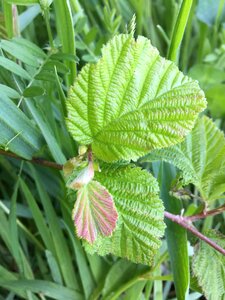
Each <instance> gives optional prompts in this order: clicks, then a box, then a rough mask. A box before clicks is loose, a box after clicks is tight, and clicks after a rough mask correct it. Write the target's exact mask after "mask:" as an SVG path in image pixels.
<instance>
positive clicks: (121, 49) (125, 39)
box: [67, 34, 206, 162]
mask: <svg viewBox="0 0 225 300" xmlns="http://www.w3.org/2000/svg"><path fill="white" fill-rule="evenodd" d="M205 106H206V102H205V99H204V94H203V92H202V90H201V89H200V88H199V86H198V84H197V82H196V81H193V80H192V79H190V78H188V77H186V76H184V75H183V74H182V73H181V72H179V70H178V68H177V67H176V65H175V64H174V63H172V62H170V61H168V60H165V59H164V58H162V57H160V55H159V52H158V51H157V49H156V48H154V47H153V46H152V45H151V43H150V41H149V40H148V39H146V38H144V37H141V36H139V37H138V38H137V40H135V39H134V38H133V36H132V34H120V35H117V36H115V37H114V38H113V39H112V40H111V41H110V42H109V43H108V44H107V45H106V46H105V47H104V48H103V50H102V58H101V59H100V60H99V61H98V63H97V64H87V65H86V66H85V67H84V68H83V69H82V70H81V72H80V74H79V76H78V78H77V80H76V82H75V84H74V86H73V87H72V89H71V91H70V96H69V99H68V102H67V108H68V119H67V125H68V128H69V130H70V132H71V134H72V136H73V138H74V139H75V140H76V141H78V142H79V143H80V144H85V145H88V144H92V149H93V152H94V154H95V155H96V156H97V157H98V158H100V159H102V160H104V161H106V162H112V161H116V160H120V159H128V160H129V159H136V158H138V157H140V156H142V155H144V154H146V153H148V152H149V151H151V150H153V149H158V148H162V147H167V146H170V145H173V144H175V143H178V142H180V141H182V140H183V138H184V137H185V136H186V135H187V133H188V132H189V131H190V130H191V129H192V127H193V125H194V122H195V120H196V118H197V115H198V113H199V112H201V111H202V110H203V109H204V108H205Z"/></svg>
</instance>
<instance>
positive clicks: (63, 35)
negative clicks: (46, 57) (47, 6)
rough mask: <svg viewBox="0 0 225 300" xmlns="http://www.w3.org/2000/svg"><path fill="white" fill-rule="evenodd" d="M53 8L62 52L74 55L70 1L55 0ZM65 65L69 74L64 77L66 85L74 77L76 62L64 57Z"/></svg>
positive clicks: (69, 83)
mask: <svg viewBox="0 0 225 300" xmlns="http://www.w3.org/2000/svg"><path fill="white" fill-rule="evenodd" d="M54 8H55V14H56V27H57V33H58V36H59V39H60V41H61V43H62V52H63V53H65V54H73V55H76V48H75V33H74V28H73V19H72V14H71V7H70V3H69V1H61V0H55V1H54ZM65 65H66V66H67V67H68V69H69V70H70V74H68V75H67V77H66V78H67V83H68V85H71V84H73V82H74V79H75V77H76V62H75V61H68V60H67V59H65Z"/></svg>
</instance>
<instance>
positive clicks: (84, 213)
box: [73, 181, 118, 243]
mask: <svg viewBox="0 0 225 300" xmlns="http://www.w3.org/2000/svg"><path fill="white" fill-rule="evenodd" d="M117 217H118V215H117V212H116V209H115V206H114V203H113V198H112V196H111V195H110V194H109V192H108V191H107V189H106V188H105V187H104V186H102V185H101V184H100V183H99V182H97V181H91V182H89V183H88V184H86V185H84V186H83V187H82V188H80V189H79V190H78V192H77V200H76V202H75V206H74V210H73V219H74V223H75V226H76V232H77V235H78V237H80V238H82V239H85V240H87V241H88V242H89V243H93V242H94V241H95V240H96V239H97V237H98V236H99V235H102V236H109V235H111V234H112V232H113V230H114V229H115V227H116V221H117Z"/></svg>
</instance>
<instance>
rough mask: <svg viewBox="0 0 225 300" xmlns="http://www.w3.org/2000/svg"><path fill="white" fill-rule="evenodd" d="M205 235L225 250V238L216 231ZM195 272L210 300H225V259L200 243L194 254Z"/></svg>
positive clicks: (209, 231) (202, 242) (193, 265)
mask: <svg viewBox="0 0 225 300" xmlns="http://www.w3.org/2000/svg"><path fill="white" fill-rule="evenodd" d="M205 235H206V236H207V237H209V238H210V239H211V240H213V241H214V242H216V243H217V244H218V245H220V246H221V247H223V248H225V236H224V235H222V234H220V233H219V232H216V231H214V230H208V231H207V232H205ZM192 268H193V272H194V274H195V276H196V277H197V279H198V283H199V285H200V286H201V287H202V289H203V292H204V294H205V296H206V298H207V299H208V300H214V299H218V300H219V299H224V297H225V257H224V256H223V255H222V254H221V253H219V252H218V251H216V250H215V249H213V248H212V247H211V246H209V245H208V244H206V243H205V242H204V241H200V243H199V245H198V247H197V248H196V253H195V254H194V258H193V264H192Z"/></svg>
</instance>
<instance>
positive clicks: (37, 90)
mask: <svg viewBox="0 0 225 300" xmlns="http://www.w3.org/2000/svg"><path fill="white" fill-rule="evenodd" d="M44 93H45V90H44V89H43V88H42V87H40V86H30V87H28V88H26V89H25V90H24V91H23V96H24V97H25V98H29V97H37V96H42V95H44Z"/></svg>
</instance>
